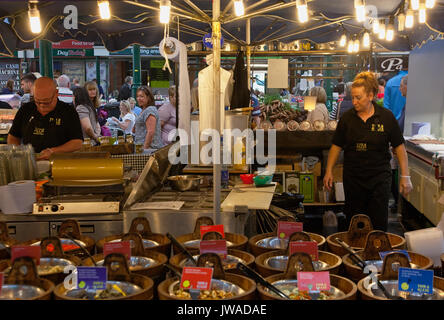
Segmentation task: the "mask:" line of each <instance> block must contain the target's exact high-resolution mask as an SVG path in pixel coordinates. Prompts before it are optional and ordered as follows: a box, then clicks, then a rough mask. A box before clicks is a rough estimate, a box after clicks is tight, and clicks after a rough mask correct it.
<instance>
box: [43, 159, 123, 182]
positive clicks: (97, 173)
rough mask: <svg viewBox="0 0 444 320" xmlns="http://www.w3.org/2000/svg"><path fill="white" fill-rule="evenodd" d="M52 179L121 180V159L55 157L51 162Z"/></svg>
mask: <svg viewBox="0 0 444 320" xmlns="http://www.w3.org/2000/svg"><path fill="white" fill-rule="evenodd" d="M51 174H52V178H53V180H56V181H71V180H121V179H123V160H122V159H103V158H102V159H56V160H54V161H53V162H52V168H51Z"/></svg>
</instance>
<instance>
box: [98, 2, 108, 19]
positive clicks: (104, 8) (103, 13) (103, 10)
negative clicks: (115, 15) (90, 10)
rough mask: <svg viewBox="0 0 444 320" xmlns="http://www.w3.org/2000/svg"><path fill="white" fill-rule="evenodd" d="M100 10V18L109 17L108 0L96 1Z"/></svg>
mask: <svg viewBox="0 0 444 320" xmlns="http://www.w3.org/2000/svg"><path fill="white" fill-rule="evenodd" d="M97 4H98V6H99V11H100V17H101V18H102V19H105V20H108V19H110V18H111V11H110V9H109V1H108V0H99V1H97Z"/></svg>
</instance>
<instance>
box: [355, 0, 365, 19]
mask: <svg viewBox="0 0 444 320" xmlns="http://www.w3.org/2000/svg"><path fill="white" fill-rule="evenodd" d="M355 9H356V20H357V21H358V22H364V21H365V2H364V0H355Z"/></svg>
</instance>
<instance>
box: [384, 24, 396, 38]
mask: <svg viewBox="0 0 444 320" xmlns="http://www.w3.org/2000/svg"><path fill="white" fill-rule="evenodd" d="M394 36H395V30H394V28H393V24H389V25H388V27H387V32H386V33H385V40H387V41H393V37H394Z"/></svg>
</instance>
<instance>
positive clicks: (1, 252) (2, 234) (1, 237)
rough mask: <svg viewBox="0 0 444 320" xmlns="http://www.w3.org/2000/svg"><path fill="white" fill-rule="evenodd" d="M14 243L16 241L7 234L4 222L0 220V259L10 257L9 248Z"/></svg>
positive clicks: (16, 242)
mask: <svg viewBox="0 0 444 320" xmlns="http://www.w3.org/2000/svg"><path fill="white" fill-rule="evenodd" d="M16 244H18V241H17V240H15V239H14V238H12V237H10V236H9V232H8V226H7V225H6V222H3V221H0V260H3V259H10V258H11V255H10V249H11V247H12V246H14V245H16ZM8 247H9V248H8Z"/></svg>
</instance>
